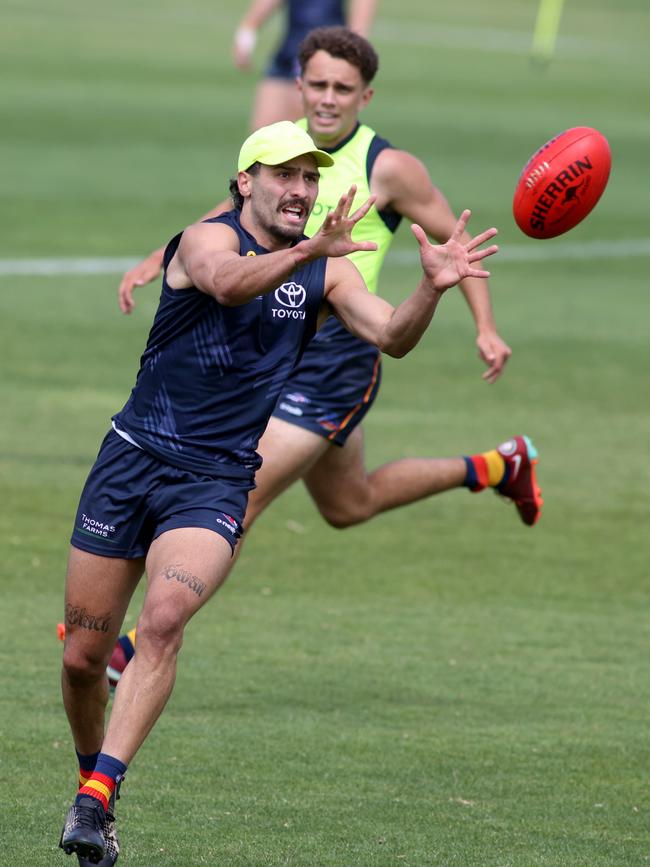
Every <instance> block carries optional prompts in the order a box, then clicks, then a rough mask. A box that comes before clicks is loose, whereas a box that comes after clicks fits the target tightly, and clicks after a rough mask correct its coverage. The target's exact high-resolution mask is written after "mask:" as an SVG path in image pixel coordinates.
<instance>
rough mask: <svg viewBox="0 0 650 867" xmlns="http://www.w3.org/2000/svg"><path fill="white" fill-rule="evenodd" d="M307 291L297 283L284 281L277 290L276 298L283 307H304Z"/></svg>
mask: <svg viewBox="0 0 650 867" xmlns="http://www.w3.org/2000/svg"><path fill="white" fill-rule="evenodd" d="M306 297H307V293H306V292H305V288H304V286H299V285H298V284H297V283H283V284H282V286H278V288H277V289H276V290H275V300H276V301H277V302H278V303H279V304H282V306H283V307H294V308H295V307H302V305H303V304H304V303H305V298H306Z"/></svg>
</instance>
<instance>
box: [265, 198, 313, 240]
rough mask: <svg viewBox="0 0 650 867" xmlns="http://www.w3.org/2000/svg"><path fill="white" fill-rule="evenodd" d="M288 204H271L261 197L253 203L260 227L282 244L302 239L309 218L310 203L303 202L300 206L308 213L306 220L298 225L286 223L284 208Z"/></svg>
mask: <svg viewBox="0 0 650 867" xmlns="http://www.w3.org/2000/svg"><path fill="white" fill-rule="evenodd" d="M287 204H288V203H287V202H283V203H282V205H280V206H278V204H277V200H276V201H275V202H271V201H269V200H268V199H266V198H265V197H260V198H259V199H257V200H254V201H253V203H252V205H253V213H254V215H255V220H256V222H257V223H258V225H259V226H260V227H261V228H262V229H263V230H264V232H266V234H267V235H269V236H270V237H271V238H273V239H274V240H276V241H278V242H279V243H281V244H286V243H291V242H292V241H295V240H297V239H298V238H300V237H301V236H302V235H303V233H304V231H305V226H306V225H307V219H308V216H309V205H308V202H304V201H301V202H300V204H301V205H302V206H303V207H304V208H305V211H306V215H305V217H304V219H302V220H300V221H299V222H297V223H285V222H284V221H283V219H284V218H283V214H282V208H284V207H286V205H287Z"/></svg>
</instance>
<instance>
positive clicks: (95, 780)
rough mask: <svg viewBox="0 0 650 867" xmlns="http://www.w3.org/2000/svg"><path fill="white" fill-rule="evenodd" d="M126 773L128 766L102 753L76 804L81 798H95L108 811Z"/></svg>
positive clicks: (80, 791) (80, 790)
mask: <svg viewBox="0 0 650 867" xmlns="http://www.w3.org/2000/svg"><path fill="white" fill-rule="evenodd" d="M125 773H126V765H125V764H124V762H121V761H120V760H119V759H116V758H115V757H114V756H109V755H107V754H106V753H100V754H99V756H98V757H97V763H96V765H95V769H94V771H93V772H92V774H91V775H90V777H89V779H88V780H87V782H86V783H85V784H84V785H83V786H82V787H81V788H80V789H79V792H78V793H77V798H76V801H75V803H77V804H78V803H79V801H80V799H81V798H88V797H90V798H95V799H96V800H97V801H99V803H100V804H101V805H102V807H103V808H104V810H108V804H109V802H110V800H111V796H112V795H113V792H114V791H115V788H116V787H117V785H118V784H119V782H120V780H121V779H122V777H123V776H124V774H125Z"/></svg>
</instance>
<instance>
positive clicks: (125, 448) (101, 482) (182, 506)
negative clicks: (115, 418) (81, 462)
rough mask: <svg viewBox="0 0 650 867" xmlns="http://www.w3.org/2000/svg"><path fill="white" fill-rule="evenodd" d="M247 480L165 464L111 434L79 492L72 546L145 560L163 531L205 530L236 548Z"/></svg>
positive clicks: (249, 484) (250, 485) (248, 486)
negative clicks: (212, 532) (217, 475)
mask: <svg viewBox="0 0 650 867" xmlns="http://www.w3.org/2000/svg"><path fill="white" fill-rule="evenodd" d="M254 487H255V484H254V482H253V479H252V477H251V478H250V479H236V480H233V479H223V478H213V477H211V476H208V475H205V474H204V473H200V472H199V473H195V472H190V471H189V470H185V469H179V468H178V467H173V466H171V465H170V464H166V463H163V462H162V461H160V460H158V458H156V457H154V456H153V455H150V454H149V453H148V452H145V451H143V450H142V449H140V448H138V447H137V446H134V445H131V443H128V442H126V440H124V439H123V438H122V437H121V436H119V435H118V434H116V433H115V431H112V430H111V431H109V432H108V434H107V435H106V437H105V438H104V441H103V443H102V445H101V448H100V450H99V454H98V455H97V460H96V461H95V464H94V466H93V468H92V469H91V471H90V474H89V476H88V479H87V480H86V484H85V486H84V489H83V491H82V493H81V500H80V502H79V508H78V510H77V516H76V519H75V523H74V529H73V532H72V538H71V540H70V541H71V542H72V544H73V545H74V546H75V548H81V550H82V551H88V552H89V553H90V554H99V555H100V556H102V557H121V558H124V559H128V560H130V559H135V558H137V557H144V556H145V555H146V553H147V551H148V550H149V546H150V545H151V543H152V542H153V541H154V539H156V538H157V537H158V536H160V534H161V533H164V532H165V531H166V530H172V529H177V528H180V527H203V528H205V529H208V530H213V531H214V532H215V533H218V534H219V535H220V536H223V537H224V539H226V540H227V541H228V542H229V543H230V545H231V547H232V548H233V550H234V548H235V545H236V544H237V540H238V539H239V538H240V536H241V535H242V533H243V526H242V522H243V520H244V515H245V513H246V506H247V503H248V494H249V491H251V490H252V488H254Z"/></svg>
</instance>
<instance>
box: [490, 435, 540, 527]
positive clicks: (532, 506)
mask: <svg viewBox="0 0 650 867" xmlns="http://www.w3.org/2000/svg"><path fill="white" fill-rule="evenodd" d="M522 440H523V441H524V443H525V445H526V456H527V458H528V464H529V467H530V483H531V487H532V489H533V498H532V501H531V500H526V501H522V500H515V499H514V498H513V497H509V496H508V495H507V494H502V493H501V491H499V489H498V488H495V491H496V493H497V494H498V495H499V496H501V497H504V499H507V500H510V501H511V502H512V503H514V504H515V506H516V507H517V512H518V513H519V517H520V518H521V520H522V523H524V524H525V525H526V526H527V527H533V526H534V525H535V524H536V523H537V522H538V521H539V518H540V515H541V514H542V506H543V505H544V500H543V499H542V489H541V488H540V486H539V485H538V484H537V474H536V472H535V467H536V466H537V463H538V462H539V454H538V451H537V449H536V448H535V445H534V444H533V441H532V440H531V438H530V437H528V436H522Z"/></svg>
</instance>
